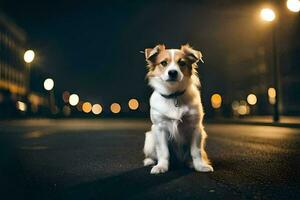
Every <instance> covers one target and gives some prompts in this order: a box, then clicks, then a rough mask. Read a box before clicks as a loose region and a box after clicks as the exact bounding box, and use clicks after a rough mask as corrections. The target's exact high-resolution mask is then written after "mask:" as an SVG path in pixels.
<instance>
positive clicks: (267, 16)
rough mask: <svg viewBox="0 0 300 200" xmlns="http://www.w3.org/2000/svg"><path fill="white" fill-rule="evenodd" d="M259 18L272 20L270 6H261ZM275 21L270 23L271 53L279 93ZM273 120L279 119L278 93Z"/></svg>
mask: <svg viewBox="0 0 300 200" xmlns="http://www.w3.org/2000/svg"><path fill="white" fill-rule="evenodd" d="M260 16H261V19H262V20H264V21H267V22H273V21H274V20H275V18H276V14H275V12H274V11H273V10H272V9H271V8H263V9H262V10H261V11H260ZM276 38H277V23H276V22H274V23H272V53H273V80H274V87H275V90H276V91H277V93H279V86H280V85H279V77H280V76H279V66H278V63H279V61H278V56H277V39H276ZM273 121H274V122H278V121H279V95H276V97H275V103H274V113H273Z"/></svg>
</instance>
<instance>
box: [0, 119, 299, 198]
mask: <svg viewBox="0 0 300 200" xmlns="http://www.w3.org/2000/svg"><path fill="white" fill-rule="evenodd" d="M149 127H150V124H149V123H148V122H146V121H138V120H137V121H132V120H131V121H125V120H59V121H53V120H26V121H17V122H16V121H11V122H0V199H39V200H41V199H112V198H114V199H299V198H300V197H299V196H300V166H299V165H300V148H299V147H300V129H296V128H283V127H271V126H255V125H230V124H226V125H225V124H223V125H222V124H208V125H207V126H206V127H207V132H208V135H209V137H208V142H207V151H208V155H209V157H210V159H211V160H212V162H213V166H214V169H215V171H214V172H213V173H197V172H194V171H192V170H190V169H187V168H183V167H181V166H172V167H171V169H170V171H169V172H167V173H166V174H161V175H150V167H143V166H142V160H143V154H142V147H143V140H144V132H145V131H146V130H147V129H148V128H149Z"/></svg>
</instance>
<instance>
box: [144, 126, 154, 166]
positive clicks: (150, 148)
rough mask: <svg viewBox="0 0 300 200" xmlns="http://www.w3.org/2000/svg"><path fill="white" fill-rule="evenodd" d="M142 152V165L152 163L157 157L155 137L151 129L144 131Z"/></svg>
mask: <svg viewBox="0 0 300 200" xmlns="http://www.w3.org/2000/svg"><path fill="white" fill-rule="evenodd" d="M144 154H145V159H144V166H149V165H154V164H155V160H156V159H157V158H156V151H155V137H154V133H153V132H152V131H148V132H146V133H145V144H144Z"/></svg>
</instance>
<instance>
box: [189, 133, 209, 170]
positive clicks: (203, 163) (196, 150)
mask: <svg viewBox="0 0 300 200" xmlns="http://www.w3.org/2000/svg"><path fill="white" fill-rule="evenodd" d="M200 133H201V135H200ZM201 136H202V137H201ZM205 139H206V132H205V130H204V128H196V129H195V131H194V134H193V137H192V142H191V156H192V159H193V167H194V169H195V170H196V171H199V172H212V171H214V170H213V168H212V166H211V165H209V161H208V159H207V155H206V152H205V149H204V144H205ZM200 141H201V143H200Z"/></svg>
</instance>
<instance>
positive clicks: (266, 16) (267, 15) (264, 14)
mask: <svg viewBox="0 0 300 200" xmlns="http://www.w3.org/2000/svg"><path fill="white" fill-rule="evenodd" d="M260 17H261V18H262V19H263V20H264V21H268V22H271V21H273V20H274V19H275V17H276V15H275V12H274V11H273V10H272V9H270V8H264V9H262V10H261V11H260Z"/></svg>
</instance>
